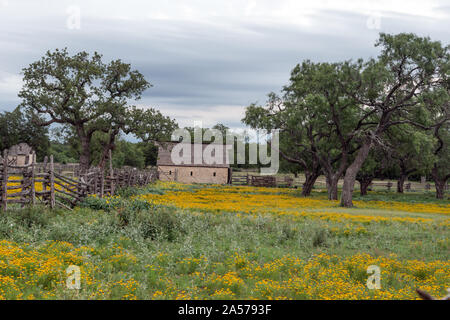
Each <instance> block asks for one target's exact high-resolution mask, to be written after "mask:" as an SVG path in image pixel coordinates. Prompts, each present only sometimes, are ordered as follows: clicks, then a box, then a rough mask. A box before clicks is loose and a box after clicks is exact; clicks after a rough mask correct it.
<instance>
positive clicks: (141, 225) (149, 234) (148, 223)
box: [132, 207, 183, 241]
mask: <svg viewBox="0 0 450 320" xmlns="http://www.w3.org/2000/svg"><path fill="white" fill-rule="evenodd" d="M132 222H133V223H132V226H133V227H135V228H137V229H138V230H139V234H140V235H141V236H142V237H143V238H144V239H152V240H157V239H161V240H167V241H174V240H175V239H176V238H177V236H178V235H179V234H180V233H183V228H182V225H181V222H180V220H179V219H178V217H177V215H176V213H175V210H174V209H172V208H169V207H155V208H153V209H152V210H146V211H140V212H136V213H135V215H134V216H133V221H132Z"/></svg>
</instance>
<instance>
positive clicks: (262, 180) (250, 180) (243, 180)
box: [231, 173, 450, 192]
mask: <svg viewBox="0 0 450 320" xmlns="http://www.w3.org/2000/svg"><path fill="white" fill-rule="evenodd" d="M303 182H304V181H300V180H299V179H297V180H295V179H294V178H292V177H290V176H287V175H286V176H282V177H275V176H258V175H250V174H248V173H247V174H246V175H242V174H241V175H235V174H233V175H232V177H231V184H233V185H247V186H254V187H287V188H290V187H297V186H301V185H302V184H303ZM317 184H318V185H323V186H324V187H325V185H326V182H325V181H319V180H318V181H316V185H317ZM395 187H396V184H395V183H393V182H391V181H387V182H373V183H371V184H370V186H369V189H371V190H373V189H377V190H383V189H384V190H386V191H392V190H396V189H395ZM404 190H405V191H406V192H415V191H433V190H434V187H433V186H432V185H431V184H430V183H428V182H427V183H411V182H406V183H405V184H404ZM446 190H450V184H447V186H446Z"/></svg>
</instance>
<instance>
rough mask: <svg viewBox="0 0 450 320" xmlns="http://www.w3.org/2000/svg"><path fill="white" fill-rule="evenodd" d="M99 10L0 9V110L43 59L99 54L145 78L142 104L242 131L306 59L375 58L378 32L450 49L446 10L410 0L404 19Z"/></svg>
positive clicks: (390, 14) (235, 5)
mask: <svg viewBox="0 0 450 320" xmlns="http://www.w3.org/2000/svg"><path fill="white" fill-rule="evenodd" d="M341 2H342V1H341ZM37 3H40V5H39V4H37ZM77 3H79V7H80V9H81V28H80V29H79V30H69V29H68V28H67V27H66V19H67V13H66V9H67V7H68V6H69V5H73V4H75V5H77ZM99 3H102V1H98V2H97V1H96V2H93V1H91V2H86V1H79V2H76V1H75V2H74V3H72V2H71V1H59V2H54V1H17V2H14V3H12V1H11V3H8V6H3V7H2V6H1V5H0V21H1V22H0V31H1V33H0V44H1V46H2V49H3V50H1V52H0V110H10V109H12V108H14V107H15V106H16V105H17V104H18V103H19V100H18V98H17V91H18V90H19V89H20V71H21V69H22V68H23V67H25V66H27V65H28V64H29V63H31V62H33V61H35V60H37V59H39V58H40V57H41V56H42V55H43V54H44V53H45V51H46V50H53V49H55V48H62V47H68V48H69V50H70V51H71V52H76V51H79V50H86V51H89V52H93V51H98V52H100V53H102V54H103V55H104V57H105V59H106V60H108V59H117V58H121V59H122V60H124V61H126V62H129V63H131V64H132V65H133V67H134V68H137V69H138V70H139V71H141V72H142V73H144V75H145V76H146V78H147V79H148V80H149V81H150V82H151V83H152V84H153V85H154V87H153V88H151V89H149V90H147V91H146V92H145V94H144V95H143V98H142V100H141V101H138V102H137V103H138V104H139V105H142V106H156V107H158V108H160V109H161V110H162V111H163V112H164V113H167V114H169V115H170V116H172V117H175V118H177V119H179V120H180V123H181V124H182V125H189V124H192V121H194V120H203V121H204V123H205V124H207V125H211V124H214V123H216V122H218V121H221V122H224V123H225V124H227V125H229V126H233V127H237V126H241V124H240V119H241V118H242V114H243V110H244V107H245V106H247V105H248V104H249V103H251V102H254V101H259V102H260V103H262V102H264V100H265V96H266V94H267V93H268V92H270V91H278V90H279V89H280V88H281V87H282V86H283V85H284V84H286V83H287V81H288V79H289V72H290V70H291V69H292V68H293V67H294V66H295V64H297V63H299V62H301V61H302V60H304V59H311V60H314V61H339V60H345V59H350V58H352V59H356V58H359V57H363V58H368V57H370V56H376V55H377V52H378V49H377V48H374V47H373V44H374V42H375V40H376V39H377V37H378V32H380V31H382V32H392V33H397V32H416V33H419V34H422V35H430V36H431V37H432V38H434V39H438V40H441V41H443V42H444V43H448V40H449V39H450V33H449V31H448V30H450V23H449V22H448V18H447V19H446V17H447V16H448V7H447V10H444V8H443V7H444V5H443V2H439V1H434V2H433V4H430V8H428V7H423V6H424V5H423V4H422V3H421V2H417V1H413V4H414V5H416V6H417V9H416V10H415V11H414V10H410V11H407V12H406V13H403V12H400V10H399V9H398V8H397V7H395V6H394V7H389V6H386V9H383V10H380V8H382V7H380V6H377V7H371V5H369V4H367V3H365V2H364V1H362V2H352V1H349V2H348V3H353V5H354V6H355V8H353V7H348V6H347V7H346V6H343V7H342V9H341V8H340V7H337V6H336V2H335V1H334V2H327V1H322V4H323V5H322V6H321V7H320V6H313V7H309V6H308V5H307V4H305V8H306V9H305V8H303V7H301V6H297V4H298V2H295V1H294V2H289V1H281V2H280V4H279V5H275V4H274V3H273V2H262V5H260V2H255V3H257V5H252V2H248V3H246V4H245V5H241V3H242V2H231V3H232V5H231V6H226V5H212V4H211V2H203V1H189V2H182V4H177V5H173V4H172V5H169V4H167V2H164V4H162V3H161V6H158V5H155V3H159V2H151V5H148V6H147V4H143V2H135V1H129V2H127V6H124V5H123V4H117V5H116V4H115V5H112V4H111V3H110V2H108V5H105V6H103V7H102V6H101V5H100V4H99ZM185 3H187V5H185ZM346 3H347V2H346ZM358 6H359V7H358ZM291 8H292V9H291ZM437 8H438V9H437ZM371 15H376V16H377V17H379V19H380V20H379V21H380V29H370V28H368V25H367V19H368V18H369V17H370V16H371ZM297 17H298V18H297Z"/></svg>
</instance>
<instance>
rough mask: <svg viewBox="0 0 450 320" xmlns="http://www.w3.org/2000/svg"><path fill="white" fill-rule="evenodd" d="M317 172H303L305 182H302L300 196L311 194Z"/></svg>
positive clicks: (317, 175)
mask: <svg viewBox="0 0 450 320" xmlns="http://www.w3.org/2000/svg"><path fill="white" fill-rule="evenodd" d="M318 177H319V173H317V172H312V173H311V172H305V178H306V180H305V183H303V188H302V196H303V197H307V196H309V195H310V194H311V191H312V188H313V187H314V183H316V180H317V178H318Z"/></svg>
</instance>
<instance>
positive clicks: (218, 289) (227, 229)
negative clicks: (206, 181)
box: [0, 182, 450, 299]
mask: <svg viewBox="0 0 450 320" xmlns="http://www.w3.org/2000/svg"><path fill="white" fill-rule="evenodd" d="M384 197H385V196H384V195H383V194H376V193H373V194H369V196H368V198H366V199H369V200H366V199H363V198H359V199H358V200H357V201H355V204H356V208H352V209H348V208H346V209H343V208H340V207H338V204H337V202H331V201H328V200H326V199H325V195H324V194H323V193H321V192H315V193H314V194H313V195H312V197H310V198H302V197H300V196H299V194H298V192H297V191H296V190H294V189H277V188H254V187H236V186H219V185H182V184H176V183H167V182H164V183H163V182H158V183H156V184H154V185H150V186H148V187H146V188H141V189H132V190H124V191H123V192H122V193H121V195H118V196H115V197H113V198H104V199H99V198H96V197H90V198H88V199H86V201H85V202H84V203H82V204H81V205H80V207H77V208H75V210H74V211H73V212H68V211H64V210H59V209H58V210H53V211H50V210H47V209H44V208H40V207H35V208H28V209H14V208H13V209H12V210H11V211H8V212H6V213H2V215H1V216H0V299H416V298H417V296H416V294H415V292H414V289H415V288H422V289H424V290H426V291H428V292H430V293H431V294H433V295H435V296H442V295H444V294H445V290H446V288H448V287H450V261H449V258H450V237H449V236H450V232H449V225H450V203H449V201H448V200H444V201H436V200H434V199H432V197H431V196H430V197H427V195H420V196H419V195H405V196H401V197H400V196H399V197H398V198H397V199H392V197H390V198H389V201H386V200H383V198H384ZM69 265H75V266H79V267H80V269H81V288H80V289H79V290H71V289H68V288H67V286H66V281H67V274H66V269H67V267H68V266H69ZM370 265H376V266H378V267H379V268H380V270H381V276H380V279H381V288H380V289H369V288H368V287H367V285H366V282H367V278H368V276H369V275H368V273H367V267H368V266H370Z"/></svg>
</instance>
